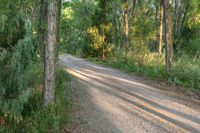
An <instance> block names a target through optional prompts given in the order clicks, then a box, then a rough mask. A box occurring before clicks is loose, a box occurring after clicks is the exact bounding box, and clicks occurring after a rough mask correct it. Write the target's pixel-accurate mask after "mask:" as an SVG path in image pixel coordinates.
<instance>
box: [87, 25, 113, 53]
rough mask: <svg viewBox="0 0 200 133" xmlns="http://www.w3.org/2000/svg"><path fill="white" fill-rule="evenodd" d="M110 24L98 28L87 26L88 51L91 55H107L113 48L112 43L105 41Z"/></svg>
mask: <svg viewBox="0 0 200 133" xmlns="http://www.w3.org/2000/svg"><path fill="white" fill-rule="evenodd" d="M110 27H111V25H101V26H100V28H101V29H100V30H101V31H99V29H98V28H96V27H91V28H88V30H87V32H88V42H89V47H88V53H86V54H90V55H91V56H103V55H102V54H104V55H105V56H107V55H108V54H109V53H111V52H112V50H113V45H112V44H110V43H107V42H106V36H105V35H106V34H107V33H108V32H109V29H110Z"/></svg>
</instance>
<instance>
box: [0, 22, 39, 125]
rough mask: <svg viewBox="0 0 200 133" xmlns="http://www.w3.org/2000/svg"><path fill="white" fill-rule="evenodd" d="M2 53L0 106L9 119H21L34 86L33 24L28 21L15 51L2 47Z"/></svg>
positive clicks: (14, 48) (0, 59)
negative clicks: (32, 76)
mask: <svg viewBox="0 0 200 133" xmlns="http://www.w3.org/2000/svg"><path fill="white" fill-rule="evenodd" d="M1 51H2V52H1V55H0V57H1V58H0V67H1V69H0V75H1V77H0V90H1V93H0V107H1V110H0V112H1V114H3V115H4V117H5V118H6V120H7V121H18V122H19V121H20V120H21V119H22V118H21V112H22V110H23V109H24V104H25V103H27V102H28V98H29V97H30V95H31V92H32V90H33V88H32V87H31V86H30V85H29V81H30V80H29V79H30V78H31V75H30V73H31V67H32V66H34V65H33V64H34V63H35V60H36V54H35V47H34V44H33V42H32V33H31V26H30V25H29V23H28V22H27V24H26V35H25V37H24V39H22V40H19V41H18V43H17V45H16V46H15V47H13V51H12V52H11V51H8V50H5V49H1Z"/></svg>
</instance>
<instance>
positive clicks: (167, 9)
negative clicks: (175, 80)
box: [163, 0, 173, 76]
mask: <svg viewBox="0 0 200 133" xmlns="http://www.w3.org/2000/svg"><path fill="white" fill-rule="evenodd" d="M163 7H164V22H165V41H166V69H167V74H168V76H170V75H171V61H172V51H173V48H172V32H171V16H170V3H169V0H164V3H163Z"/></svg>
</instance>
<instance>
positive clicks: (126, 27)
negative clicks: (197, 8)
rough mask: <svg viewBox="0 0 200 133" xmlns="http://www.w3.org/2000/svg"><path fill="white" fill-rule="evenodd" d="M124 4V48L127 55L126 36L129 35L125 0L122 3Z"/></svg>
mask: <svg viewBox="0 0 200 133" xmlns="http://www.w3.org/2000/svg"><path fill="white" fill-rule="evenodd" d="M124 4H125V8H124V48H125V52H126V54H127V52H128V34H129V30H128V28H129V27H128V1H127V0H125V1H124Z"/></svg>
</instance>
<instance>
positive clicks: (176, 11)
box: [174, 0, 180, 38]
mask: <svg viewBox="0 0 200 133" xmlns="http://www.w3.org/2000/svg"><path fill="white" fill-rule="evenodd" d="M174 15H175V16H174V19H175V22H174V38H176V36H177V33H178V27H179V23H180V0H175V9H174Z"/></svg>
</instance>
